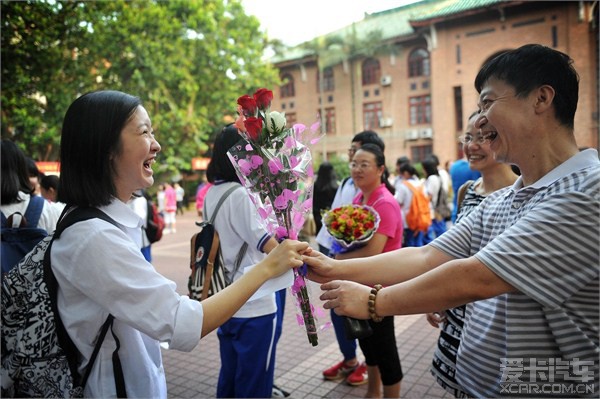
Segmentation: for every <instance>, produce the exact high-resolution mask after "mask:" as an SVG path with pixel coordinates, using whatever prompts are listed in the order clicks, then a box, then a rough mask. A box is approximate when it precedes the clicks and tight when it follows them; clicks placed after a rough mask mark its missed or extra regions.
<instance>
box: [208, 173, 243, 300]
mask: <svg viewBox="0 0 600 399" xmlns="http://www.w3.org/2000/svg"><path fill="white" fill-rule="evenodd" d="M241 187H242V186H241V185H240V186H238V185H237V184H236V185H234V186H233V187H230V188H229V189H228V190H227V191H225V193H224V194H223V195H222V196H221V198H219V202H217V206H216V207H215V210H214V212H213V214H212V216H211V217H210V224H214V222H215V218H216V217H217V213H218V212H219V209H220V208H221V205H223V202H225V200H226V199H227V197H229V195H230V194H231V193H232V192H234V191H235V190H237V189H238V188H241ZM202 212H203V213H202V214H203V215H204V217H206V215H207V213H206V201H204V209H203V211H202ZM218 249H219V242H217V245H215V240H213V245H212V248H211V249H210V253H209V255H208V264H209V265H210V266H212V265H214V262H215V259H216V258H217V250H218ZM247 250H248V243H247V242H245V241H244V244H242V247H241V248H240V251H239V252H238V254H237V256H236V257H235V262H234V264H233V273H231V276H232V278H233V276H235V274H236V273H237V271H238V270H239V268H240V265H241V264H242V258H243V257H244V255H245V254H246V251H247ZM206 275H207V276H209V274H208V272H207V273H206ZM210 276H212V273H211V274H210ZM227 283H228V284H231V281H227ZM207 286H210V283H209V284H204V288H205V290H206V294H207V295H208V288H206V287H207ZM203 291H204V290H203ZM203 298H205V296H204V293H203Z"/></svg>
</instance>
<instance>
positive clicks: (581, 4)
mask: <svg viewBox="0 0 600 399" xmlns="http://www.w3.org/2000/svg"><path fill="white" fill-rule="evenodd" d="M598 6H599V5H598V1H597V0H596V1H554V2H538V1H536V2H533V1H500V0H424V1H421V2H418V3H414V4H411V5H407V6H403V7H399V8H394V9H391V10H387V11H382V12H378V13H374V14H371V15H366V16H365V18H364V19H363V20H362V21H359V22H356V23H354V24H352V25H350V26H347V27H345V28H342V29H340V30H338V31H335V32H331V33H329V34H327V35H325V36H323V37H319V38H315V40H313V41H312V42H311V43H307V44H305V45H300V46H297V47H295V48H292V49H289V50H288V51H286V53H285V54H280V55H278V56H276V57H274V58H273V59H272V62H273V63H274V64H275V65H276V66H277V67H278V69H279V70H280V75H281V78H282V81H283V84H282V86H280V87H279V90H275V99H274V102H273V109H277V110H281V111H284V112H286V115H287V117H288V122H290V123H293V122H294V121H301V122H303V123H305V124H309V123H312V122H313V121H314V120H315V116H316V115H317V114H321V115H323V117H322V124H323V125H324V126H325V129H326V132H327V136H326V138H325V139H324V140H322V141H321V143H320V144H319V145H318V147H317V148H315V152H317V153H319V154H321V155H322V156H327V157H330V156H332V155H333V154H337V155H339V156H342V157H343V156H346V153H347V152H346V150H347V148H348V145H349V142H350V140H351V137H352V136H353V135H354V134H355V133H357V132H360V131H362V130H365V129H372V130H375V131H376V132H378V133H379V134H380V135H381V136H382V137H383V138H384V141H385V143H386V155H387V158H388V164H389V166H391V165H392V164H393V162H394V160H395V159H396V158H397V157H399V156H402V155H407V156H408V157H410V158H411V159H412V160H413V161H414V162H419V161H421V160H422V159H423V158H424V157H425V156H427V155H428V154H430V153H432V152H433V153H435V154H437V155H438V156H439V158H440V161H441V162H442V164H443V163H445V162H446V161H450V162H452V161H454V160H455V159H457V158H459V157H461V156H462V154H461V148H460V146H459V145H458V144H457V139H456V138H457V137H458V136H459V135H460V134H461V133H462V132H463V129H464V125H465V123H466V119H467V118H468V116H469V114H470V113H471V112H472V111H474V110H476V107H477V98H478V94H477V92H476V90H475V88H474V86H473V81H474V79H475V76H476V74H477V72H478V71H479V68H480V67H481V66H482V65H483V64H484V63H485V61H486V60H487V59H489V58H490V57H493V56H494V55H496V54H498V53H499V52H502V51H504V50H509V49H514V48H517V47H519V46H521V45H523V44H527V43H539V44H543V45H546V46H549V47H552V48H555V49H557V50H560V51H563V52H565V53H567V54H569V55H570V56H571V57H572V58H573V59H574V61H575V68H576V69H577V71H578V73H579V76H580V92H579V105H578V109H577V114H576V116H575V137H576V139H577V142H578V144H579V145H580V146H588V147H594V148H598V136H599V131H598V45H599V43H598ZM319 71H320V72H321V73H320V74H319ZM319 76H321V78H319ZM320 82H322V84H320Z"/></svg>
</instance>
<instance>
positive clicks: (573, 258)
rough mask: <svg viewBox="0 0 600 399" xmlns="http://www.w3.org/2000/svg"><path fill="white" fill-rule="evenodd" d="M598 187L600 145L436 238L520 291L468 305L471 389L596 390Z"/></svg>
mask: <svg viewBox="0 0 600 399" xmlns="http://www.w3.org/2000/svg"><path fill="white" fill-rule="evenodd" d="M599 193H600V162H599V161H598V153H597V152H596V151H595V150H593V149H590V150H585V151H582V152H580V153H578V154H576V155H575V156H573V157H571V158H570V159H569V160H567V161H566V162H564V163H563V164H561V165H559V166H558V167H556V168H555V169H553V170H552V171H550V172H549V173H548V174H547V175H546V176H544V177H542V178H541V179H540V180H538V181H537V182H536V183H534V184H532V185H530V186H527V187H523V183H522V180H521V178H519V179H518V180H517V181H516V182H515V184H514V185H513V186H512V187H507V188H505V189H501V190H499V191H497V192H495V193H494V194H492V195H490V196H489V197H488V198H487V199H485V200H484V201H483V202H482V203H481V205H480V206H479V207H478V208H477V209H475V210H474V211H473V212H471V214H470V215H469V216H468V217H467V218H465V219H463V220H462V221H461V223H459V224H458V225H456V226H455V227H453V228H452V229H451V230H450V231H448V232H446V233H445V234H443V235H442V236H440V237H439V238H438V239H436V240H435V241H434V242H433V243H432V244H431V245H433V246H434V247H435V248H437V249H439V250H441V251H444V252H445V253H447V254H449V255H451V256H453V257H455V258H458V259H460V258H467V257H469V256H475V257H476V258H477V259H478V260H479V261H481V262H482V263H483V264H484V265H485V266H487V267H488V268H490V269H491V270H492V271H493V272H494V273H495V274H497V275H498V276H499V277H501V278H502V279H503V280H505V281H507V282H508V283H510V284H511V285H512V286H513V287H515V288H516V289H517V290H518V293H510V294H504V295H500V296H497V297H494V298H490V299H487V300H482V301H478V302H474V303H471V304H469V305H468V307H467V314H466V321H465V329H464V332H463V337H462V341H461V346H460V350H459V353H458V360H457V370H458V376H457V377H458V378H457V379H458V381H459V383H460V384H461V386H462V387H463V388H464V389H465V390H466V391H467V392H469V393H470V394H471V395H473V396H476V397H499V396H522V395H526V396H545V397H548V396H562V397H564V396H572V395H576V396H594V397H597V396H598V372H599V370H598V357H599V353H600V352H599V349H598V345H599V342H598V341H599V339H598V329H599V327H598V325H599V311H600V310H599V295H598V292H599V280H598V271H599V266H600V258H599V243H600V228H599V217H600V194H599Z"/></svg>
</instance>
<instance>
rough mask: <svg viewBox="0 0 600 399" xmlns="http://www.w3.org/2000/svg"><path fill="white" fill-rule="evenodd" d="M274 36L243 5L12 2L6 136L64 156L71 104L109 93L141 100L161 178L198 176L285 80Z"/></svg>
mask: <svg viewBox="0 0 600 399" xmlns="http://www.w3.org/2000/svg"><path fill="white" fill-rule="evenodd" d="M266 45H267V39H266V37H265V35H264V34H263V33H261V32H260V31H259V22H258V20H257V19H256V18H255V17H254V16H250V15H246V14H245V13H244V10H243V7H242V6H241V3H240V0H227V1H226V0H174V1H147V0H144V1H142V0H134V1H123V0H116V1H97V2H96V1H94V2H76V1H71V2H54V1H31V2H13V1H3V2H2V60H3V62H2V77H1V78H2V136H3V137H6V138H11V139H13V140H14V141H15V142H18V143H19V144H20V145H21V146H22V147H23V148H24V149H25V150H26V151H27V153H28V154H29V155H30V156H32V157H33V158H35V159H38V160H55V159H57V156H58V144H59V141H60V128H61V124H62V118H63V116H64V113H65V111H66V109H67V107H68V105H69V104H70V103H71V102H72V101H73V100H74V99H75V98H76V97H77V96H79V95H81V94H83V93H85V92H87V91H91V90H99V89H113V90H121V91H125V92H128V93H131V94H134V95H137V96H139V97H140V98H141V99H142V101H143V103H144V106H145V107H146V109H147V110H148V112H149V114H150V117H151V118H152V122H153V126H154V128H155V130H156V132H157V139H158V140H159V142H160V144H161V146H162V162H161V165H160V168H161V171H167V170H170V171H176V170H185V169H189V162H190V159H191V158H192V157H194V156H198V155H201V154H203V153H204V152H205V151H206V150H207V149H208V144H209V143H210V142H211V138H212V135H213V134H214V132H216V131H218V130H219V128H220V127H222V126H223V124H225V123H226V122H227V120H228V118H231V116H232V115H233V114H234V113H235V107H236V99H237V97H238V96H240V95H242V94H246V93H252V92H253V91H254V90H255V89H256V88H258V87H271V86H273V84H275V83H277V79H278V77H277V73H276V71H275V69H274V68H273V67H272V66H271V65H269V64H267V63H266V62H265V61H264V60H263V59H262V55H263V50H264V48H265V46H266Z"/></svg>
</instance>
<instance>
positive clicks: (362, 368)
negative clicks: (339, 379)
mask: <svg viewBox="0 0 600 399" xmlns="http://www.w3.org/2000/svg"><path fill="white" fill-rule="evenodd" d="M346 382H347V383H348V384H349V385H352V386H357V385H363V384H366V383H367V382H369V375H368V374H367V365H366V363H361V364H360V365H359V366H358V367H357V368H356V369H355V370H354V371H353V372H352V373H351V374H350V375H349V376H348V378H346Z"/></svg>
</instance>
